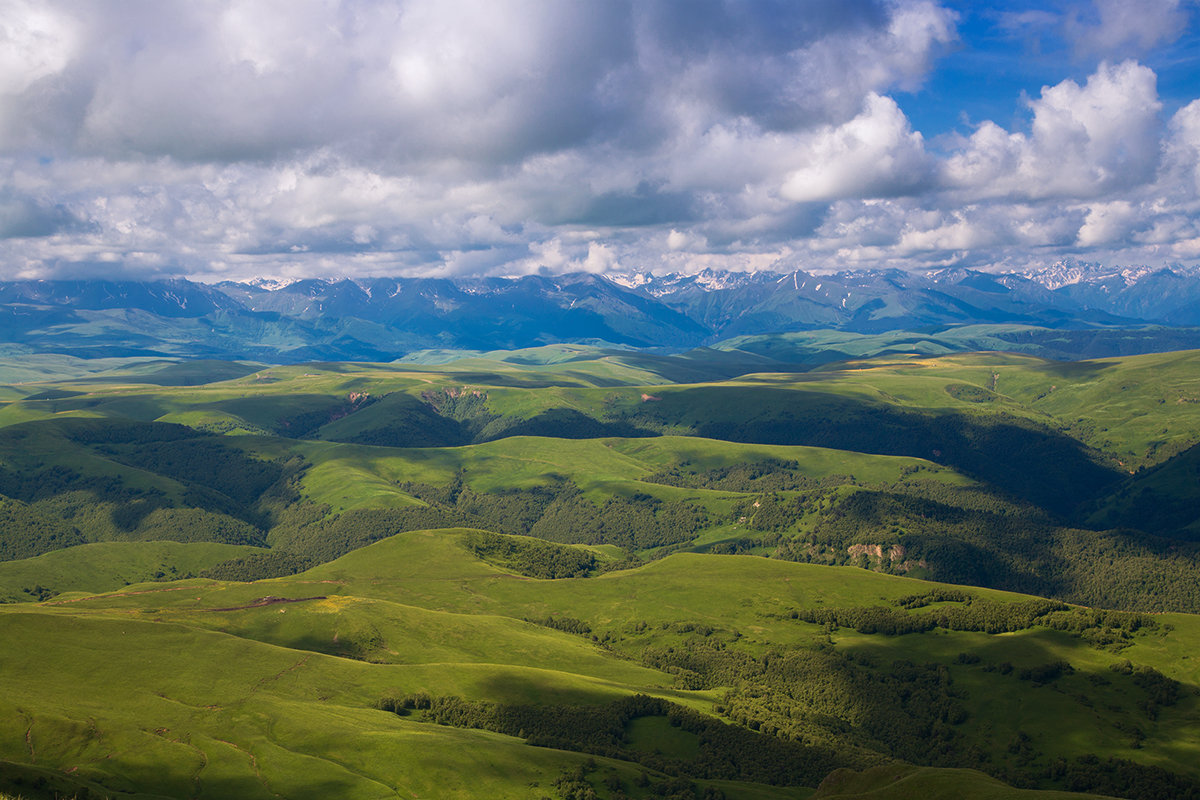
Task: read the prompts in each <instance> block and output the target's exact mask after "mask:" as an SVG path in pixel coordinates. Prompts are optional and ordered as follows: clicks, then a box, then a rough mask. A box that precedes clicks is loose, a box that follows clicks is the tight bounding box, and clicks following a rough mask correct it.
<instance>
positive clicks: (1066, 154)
mask: <svg viewBox="0 0 1200 800" xmlns="http://www.w3.org/2000/svg"><path fill="white" fill-rule="evenodd" d="M1029 107H1030V109H1031V110H1032V111H1033V123H1032V128H1031V131H1030V133H1029V134H1028V135H1027V134H1024V133H1020V132H1016V133H1009V132H1006V131H1004V130H1003V129H1002V128H1000V127H999V126H998V125H996V124H995V123H992V122H984V123H983V124H981V125H980V126H979V127H978V128H977V129H976V131H975V133H974V134H972V135H971V137H970V139H969V141H968V142H966V144H965V146H964V147H963V148H962V150H961V151H960V152H958V153H956V154H954V155H953V156H952V157H951V158H950V159H949V160H948V161H947V163H946V166H945V179H946V181H947V183H948V184H949V185H950V186H955V187H961V188H964V189H967V190H968V192H967V193H968V194H970V195H974V196H978V197H1002V196H1011V197H1023V198H1044V197H1078V198H1084V197H1096V196H1100V195H1102V194H1103V193H1105V192H1109V191H1113V190H1119V189H1128V188H1131V187H1134V186H1138V185H1141V184H1145V183H1148V182H1150V181H1151V180H1153V179H1154V177H1155V169H1156V167H1157V163H1158V156H1159V149H1160V136H1159V135H1160V128H1161V123H1160V122H1159V119H1158V112H1159V110H1160V109H1161V107H1162V105H1161V103H1160V102H1159V101H1158V93H1157V90H1156V77H1155V74H1154V72H1153V71H1151V70H1150V69H1149V68H1147V67H1145V66H1143V65H1141V64H1138V63H1137V62H1135V61H1125V62H1122V63H1121V64H1116V65H1109V64H1101V65H1100V68H1099V69H1098V70H1097V71H1096V72H1095V73H1094V74H1092V75H1091V76H1090V77H1089V78H1088V80H1087V83H1086V84H1085V85H1083V86H1080V85H1079V84H1077V83H1076V82H1075V81H1072V80H1065V81H1063V82H1062V83H1059V84H1057V85H1055V86H1047V87H1043V89H1042V93H1041V97H1039V98H1038V99H1036V100H1031V101H1030V102H1029Z"/></svg>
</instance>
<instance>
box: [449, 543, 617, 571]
mask: <svg viewBox="0 0 1200 800" xmlns="http://www.w3.org/2000/svg"><path fill="white" fill-rule="evenodd" d="M463 545H464V546H465V547H466V548H467V549H468V550H470V551H471V552H472V553H474V554H475V555H476V556H478V557H479V558H481V559H483V560H484V561H488V562H490V563H493V564H495V565H497V566H500V567H503V568H505V569H508V570H512V571H513V572H518V573H520V574H522V575H528V576H529V577H531V578H584V577H587V575H588V573H589V572H591V571H592V570H594V569H595V568H596V556H595V555H594V554H592V553H590V552H588V551H587V550H582V549H580V548H578V547H565V546H563V545H560V544H554V543H552V542H542V541H537V540H534V539H525V538H517V537H513V536H502V535H500V534H497V533H490V532H488V531H471V532H470V533H468V534H467V535H466V536H464V537H463Z"/></svg>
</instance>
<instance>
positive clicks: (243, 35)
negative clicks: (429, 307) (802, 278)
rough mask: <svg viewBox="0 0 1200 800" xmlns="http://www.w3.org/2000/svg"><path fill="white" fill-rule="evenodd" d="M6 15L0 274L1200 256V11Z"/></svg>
mask: <svg viewBox="0 0 1200 800" xmlns="http://www.w3.org/2000/svg"><path fill="white" fill-rule="evenodd" d="M0 4H2V6H3V8H2V9H0V10H2V11H3V13H0V278H8V279H12V278H45V277H83V276H90V275H104V276H111V275H116V274H123V275H130V276H143V277H144V276H176V275H182V276H188V277H194V278H199V279H203V280H220V279H247V278H253V277H282V278H299V277H309V276H315V277H342V276H350V277H354V276H368V275H466V274H490V275H512V274H522V273H529V272H544V273H555V272H566V271H577V270H586V271H591V272H601V273H604V272H634V271H653V272H669V271H675V272H693V271H698V270H701V269H705V268H713V269H734V270H779V271H790V270H794V269H806V270H812V271H831V270H839V269H868V268H871V269H874V268H899V269H907V270H928V269H937V268H943V267H950V266H955V267H958V266H962V267H971V268H977V269H987V270H1002V269H1009V270H1011V269H1025V268H1036V267H1039V266H1044V265H1047V264H1051V263H1054V262H1056V261H1058V260H1061V259H1065V258H1074V259H1082V260H1088V261H1096V262H1100V263H1103V264H1107V265H1113V266H1124V265H1164V264H1181V265H1186V266H1191V265H1195V264H1197V262H1200V201H1198V199H1197V198H1198V197H1200V79H1198V76H1200V44H1198V43H1200V36H1198V35H1197V17H1198V15H1200V9H1198V8H1197V5H1196V3H1195V2H1193V0H1141V2H1138V3H1130V2H1123V1H1121V0H1060V1H1059V2H1044V3H1032V2H1009V3H988V4H982V3H972V2H965V0H943V1H942V2H938V1H937V0H769V1H768V0H759V1H758V2H751V1H750V0H738V2H733V1H732V0H671V1H669V0H638V2H633V1H632V0H588V1H587V2H567V1H566V0H561V1H560V0H494V1H493V2H487V3H483V2H479V0H402V1H401V2H382V1H381V0H254V1H253V2H250V1H249V0H213V2H209V3H203V4H195V3H193V4H164V3H161V2H152V1H151V0H120V1H119V2H118V1H117V0H95V1H94V2H89V3H77V2H71V0H0Z"/></svg>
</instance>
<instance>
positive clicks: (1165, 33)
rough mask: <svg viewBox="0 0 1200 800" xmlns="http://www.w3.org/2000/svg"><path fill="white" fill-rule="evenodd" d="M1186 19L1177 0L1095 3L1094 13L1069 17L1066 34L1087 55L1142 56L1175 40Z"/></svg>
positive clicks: (1185, 13)
mask: <svg viewBox="0 0 1200 800" xmlns="http://www.w3.org/2000/svg"><path fill="white" fill-rule="evenodd" d="M1187 16H1188V15H1187V11H1186V10H1185V9H1184V8H1183V6H1182V4H1181V3H1180V0H1137V2H1129V0H1095V7H1094V10H1093V13H1091V14H1080V13H1076V14H1073V15H1071V16H1070V17H1069V18H1068V20H1067V35H1068V37H1069V38H1070V39H1071V41H1073V42H1075V47H1076V49H1077V50H1078V51H1080V52H1081V53H1084V54H1088V55H1099V56H1101V57H1109V58H1111V57H1113V56H1121V55H1130V54H1136V53H1144V52H1146V51H1148V50H1149V49H1150V48H1152V47H1154V46H1155V45H1157V44H1159V43H1162V42H1173V41H1175V40H1176V39H1178V38H1179V36H1180V34H1181V33H1182V32H1183V31H1184V30H1185V29H1186V28H1187Z"/></svg>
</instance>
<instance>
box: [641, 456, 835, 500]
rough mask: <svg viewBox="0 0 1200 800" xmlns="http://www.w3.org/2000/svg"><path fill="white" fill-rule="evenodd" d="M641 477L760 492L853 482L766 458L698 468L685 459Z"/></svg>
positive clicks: (666, 482)
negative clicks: (811, 474) (813, 474)
mask: <svg viewBox="0 0 1200 800" xmlns="http://www.w3.org/2000/svg"><path fill="white" fill-rule="evenodd" d="M641 480H643V481H646V482H648V483H661V484H663V485H665V486H682V487H686V488H689V489H716V490H719V491H723V492H742V493H753V494H759V493H764V492H790V491H799V490H803V489H821V488H827V487H831V486H841V485H842V484H846V483H853V482H854V477H853V476H851V475H827V476H825V477H822V478H810V477H808V476H807V475H804V474H803V473H801V472H800V462H799V461H795V460H783V459H778V458H767V459H763V460H761V461H753V462H745V463H739V464H730V465H728V466H724V467H715V468H712V469H700V468H698V467H696V466H695V465H693V464H692V463H691V462H690V461H684V462H681V463H680V464H677V465H675V466H673V467H669V468H667V469H664V470H661V471H659V472H656V473H654V474H653V475H647V476H646V477H644V478H642V479H641Z"/></svg>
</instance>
